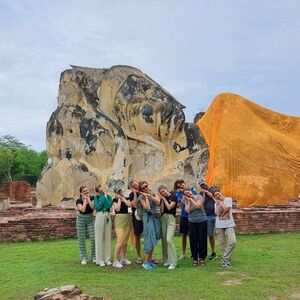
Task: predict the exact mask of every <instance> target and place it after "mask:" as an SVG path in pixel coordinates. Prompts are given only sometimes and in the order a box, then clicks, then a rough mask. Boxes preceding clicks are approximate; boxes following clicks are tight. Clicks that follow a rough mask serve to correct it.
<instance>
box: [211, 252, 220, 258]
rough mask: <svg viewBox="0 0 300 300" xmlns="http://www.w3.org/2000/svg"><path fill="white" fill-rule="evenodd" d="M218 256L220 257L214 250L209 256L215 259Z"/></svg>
mask: <svg viewBox="0 0 300 300" xmlns="http://www.w3.org/2000/svg"><path fill="white" fill-rule="evenodd" d="M217 258H218V256H217V254H216V252H213V253H212V254H211V255H210V257H209V260H215V259H217Z"/></svg>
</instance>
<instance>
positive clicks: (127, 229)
mask: <svg viewBox="0 0 300 300" xmlns="http://www.w3.org/2000/svg"><path fill="white" fill-rule="evenodd" d="M114 192H115V194H116V198H114V199H113V206H114V210H115V213H116V217H115V232H116V237H117V244H116V247H115V251H114V262H113V267H114V268H117V269H120V268H122V267H123V265H130V264H131V261H130V260H128V259H127V258H126V252H127V243H128V241H129V239H130V240H131V242H132V243H133V239H134V236H133V227H132V218H131V214H130V213H129V211H128V208H129V207H131V202H130V200H127V199H126V198H125V197H124V192H123V190H122V189H121V188H118V187H116V188H114ZM120 253H121V260H120V261H119V256H120Z"/></svg>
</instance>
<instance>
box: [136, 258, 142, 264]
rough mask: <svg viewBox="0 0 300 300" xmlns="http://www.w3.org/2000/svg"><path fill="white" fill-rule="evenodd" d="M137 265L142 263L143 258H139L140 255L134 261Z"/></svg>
mask: <svg viewBox="0 0 300 300" xmlns="http://www.w3.org/2000/svg"><path fill="white" fill-rule="evenodd" d="M135 262H136V263H137V264H138V265H141V264H142V263H143V260H142V259H141V258H140V257H138V258H137V259H136V261H135Z"/></svg>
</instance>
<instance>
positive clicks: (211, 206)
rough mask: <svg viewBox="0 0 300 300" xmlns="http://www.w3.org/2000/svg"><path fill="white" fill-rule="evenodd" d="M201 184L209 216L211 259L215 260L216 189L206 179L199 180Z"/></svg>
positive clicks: (201, 191) (201, 193)
mask: <svg viewBox="0 0 300 300" xmlns="http://www.w3.org/2000/svg"><path fill="white" fill-rule="evenodd" d="M199 186H200V188H201V190H200V195H201V196H202V198H203V202H204V210H205V213H206V216H207V236H208V239H209V244H210V247H211V255H210V257H209V260H215V259H216V258H217V254H216V251H215V237H214V234H215V223H216V215H215V201H214V199H213V196H212V191H213V190H214V188H213V187H209V185H208V184H207V182H206V180H205V179H201V180H200V181H199ZM211 188H212V189H211Z"/></svg>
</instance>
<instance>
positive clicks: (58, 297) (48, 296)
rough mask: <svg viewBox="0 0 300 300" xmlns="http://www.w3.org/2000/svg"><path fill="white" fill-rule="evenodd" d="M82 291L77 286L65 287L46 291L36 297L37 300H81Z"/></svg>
mask: <svg viewBox="0 0 300 300" xmlns="http://www.w3.org/2000/svg"><path fill="white" fill-rule="evenodd" d="M81 294H82V291H81V290H80V289H79V288H78V287H76V286H75V285H65V286H62V287H58V288H53V289H47V288H46V289H44V290H43V291H42V292H39V293H38V294H37V295H35V296H34V299H35V300H67V299H72V300H80V295H81Z"/></svg>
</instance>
